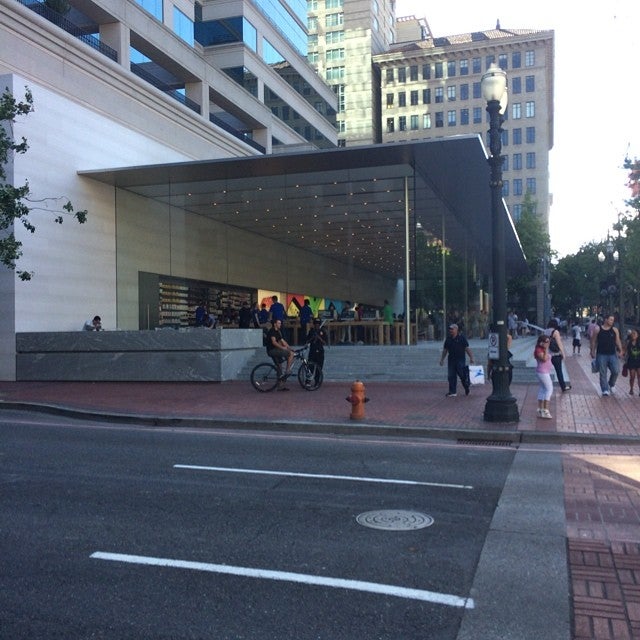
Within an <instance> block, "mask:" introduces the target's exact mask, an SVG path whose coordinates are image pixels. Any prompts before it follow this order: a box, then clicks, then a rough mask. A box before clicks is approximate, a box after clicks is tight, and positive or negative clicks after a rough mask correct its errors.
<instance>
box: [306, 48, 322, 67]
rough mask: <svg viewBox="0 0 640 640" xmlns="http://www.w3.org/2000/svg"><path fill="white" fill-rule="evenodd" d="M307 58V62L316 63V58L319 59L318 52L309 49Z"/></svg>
mask: <svg viewBox="0 0 640 640" xmlns="http://www.w3.org/2000/svg"><path fill="white" fill-rule="evenodd" d="M307 60H308V61H309V64H317V63H318V60H320V54H319V53H318V52H317V51H310V52H309V53H308V54H307Z"/></svg>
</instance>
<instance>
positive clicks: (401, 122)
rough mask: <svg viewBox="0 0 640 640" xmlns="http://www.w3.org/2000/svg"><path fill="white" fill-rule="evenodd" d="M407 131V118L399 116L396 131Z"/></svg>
mask: <svg viewBox="0 0 640 640" xmlns="http://www.w3.org/2000/svg"><path fill="white" fill-rule="evenodd" d="M406 130H407V116H400V117H399V118H398V131H406Z"/></svg>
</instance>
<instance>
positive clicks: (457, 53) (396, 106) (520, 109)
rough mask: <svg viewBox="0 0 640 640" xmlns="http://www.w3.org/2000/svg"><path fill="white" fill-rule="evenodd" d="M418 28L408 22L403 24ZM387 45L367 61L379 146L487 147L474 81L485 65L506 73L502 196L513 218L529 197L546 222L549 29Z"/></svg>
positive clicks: (550, 97)
mask: <svg viewBox="0 0 640 640" xmlns="http://www.w3.org/2000/svg"><path fill="white" fill-rule="evenodd" d="M412 21H414V22H415V23H418V22H419V21H418V20H417V19H415V18H410V19H406V18H405V19H404V22H405V24H406V23H407V22H412ZM418 32H421V33H426V34H427V37H426V38H423V39H419V40H413V41H408V42H398V43H396V44H394V45H393V46H392V47H391V48H390V50H389V51H388V52H385V53H382V54H379V55H376V56H374V58H373V59H374V63H375V64H376V66H377V67H378V68H379V70H380V79H381V84H380V95H381V99H382V115H381V122H380V128H381V130H382V141H383V142H385V143H390V142H400V141H403V142H404V141H407V140H426V139H430V138H438V137H443V136H453V135H460V134H474V133H477V134H479V135H481V136H482V137H483V139H484V140H485V144H486V146H487V148H488V146H489V145H488V142H487V129H488V126H489V124H488V114H487V112H486V102H485V100H484V99H483V98H482V91H481V86H480V81H481V78H482V75H483V74H484V73H485V72H486V71H487V69H488V68H489V66H490V65H491V64H492V63H495V64H497V65H498V66H499V67H500V68H502V69H504V70H505V71H506V72H507V83H508V92H509V104H508V108H507V111H506V113H505V114H504V116H505V122H504V124H503V133H502V154H503V155H504V158H505V161H504V165H503V171H504V186H503V196H504V199H505V201H506V202H507V204H508V206H509V210H510V211H511V215H512V217H513V218H514V220H516V221H517V220H518V219H519V217H520V213H521V211H522V205H523V201H524V197H525V194H527V193H529V194H530V196H531V199H532V202H533V206H534V207H535V210H536V212H537V214H538V215H540V216H541V218H542V219H543V220H544V221H545V225H548V216H549V207H550V204H551V194H550V192H549V151H550V150H551V148H552V146H553V46H554V33H553V31H538V30H531V29H501V28H500V26H499V25H497V26H496V29H491V30H489V31H479V32H474V33H464V34H458V35H455V36H445V37H437V38H435V37H433V36H431V35H430V34H429V31H428V30H425V29H417V28H414V30H413V33H418Z"/></svg>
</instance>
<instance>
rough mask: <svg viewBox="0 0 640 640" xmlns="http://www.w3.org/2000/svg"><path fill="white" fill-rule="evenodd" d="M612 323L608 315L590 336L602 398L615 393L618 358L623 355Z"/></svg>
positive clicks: (617, 332) (613, 320)
mask: <svg viewBox="0 0 640 640" xmlns="http://www.w3.org/2000/svg"><path fill="white" fill-rule="evenodd" d="M614 322H615V318H614V316H613V315H608V316H607V317H606V318H604V320H603V321H602V325H601V326H599V327H597V328H595V329H593V333H592V335H591V358H595V360H596V367H597V369H598V373H599V374H600V390H601V391H602V395H603V396H609V395H611V394H612V393H615V388H616V380H617V379H618V374H619V372H620V367H619V363H618V357H619V356H623V355H624V349H623V347H622V342H621V341H620V332H619V331H618V329H617V328H616V327H614V326H613V323H614ZM607 372H608V374H609V377H608V379H607Z"/></svg>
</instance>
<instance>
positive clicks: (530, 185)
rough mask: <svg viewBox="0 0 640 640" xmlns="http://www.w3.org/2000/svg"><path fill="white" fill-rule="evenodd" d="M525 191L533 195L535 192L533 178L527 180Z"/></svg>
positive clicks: (534, 180)
mask: <svg viewBox="0 0 640 640" xmlns="http://www.w3.org/2000/svg"><path fill="white" fill-rule="evenodd" d="M527 191H528V192H529V193H530V194H532V195H533V194H535V192H536V179H535V178H527Z"/></svg>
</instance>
